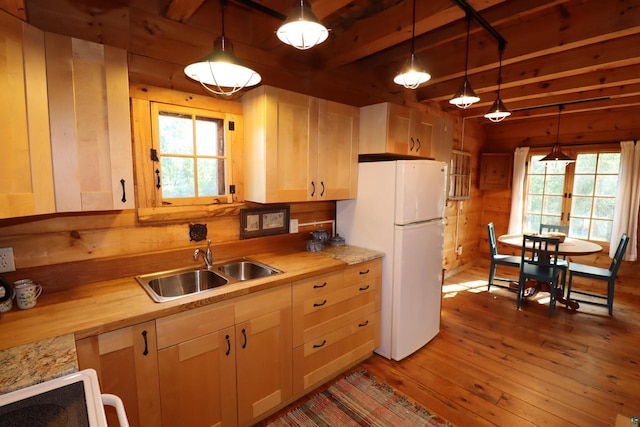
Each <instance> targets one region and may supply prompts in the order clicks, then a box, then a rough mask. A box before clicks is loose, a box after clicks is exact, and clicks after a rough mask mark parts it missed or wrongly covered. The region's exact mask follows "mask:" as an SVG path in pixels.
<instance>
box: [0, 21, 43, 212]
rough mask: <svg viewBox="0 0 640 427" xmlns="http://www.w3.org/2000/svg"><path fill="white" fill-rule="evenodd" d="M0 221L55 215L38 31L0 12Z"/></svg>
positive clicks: (41, 54)
mask: <svg viewBox="0 0 640 427" xmlns="http://www.w3.org/2000/svg"><path fill="white" fill-rule="evenodd" d="M0 58H2V60H1V61H0V93H2V94H3V97H2V102H0V138H1V139H2V143H0V158H2V159H3V167H2V174H0V218H12V217H19V216H27V215H38V214H46V213H52V212H55V200H54V190H53V171H52V166H51V145H50V139H49V112H48V109H47V77H46V68H45V50H44V32H43V31H41V30H38V29H36V28H35V27H33V26H30V25H28V24H26V23H24V22H22V21H20V20H19V19H17V18H15V17H13V16H10V15H8V14H6V13H3V12H0Z"/></svg>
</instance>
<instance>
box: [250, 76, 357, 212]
mask: <svg viewBox="0 0 640 427" xmlns="http://www.w3.org/2000/svg"><path fill="white" fill-rule="evenodd" d="M242 104H243V110H244V119H245V124H246V126H245V128H246V131H245V147H244V148H245V150H244V154H245V155H244V158H245V165H244V167H245V186H246V187H245V198H246V199H247V200H250V201H254V202H259V203H278V202H303V201H309V200H337V199H345V198H351V197H355V194H356V188H357V167H358V164H357V163H358V158H357V153H358V131H359V112H358V109H357V108H355V107H350V106H346V105H342V104H338V103H335V102H329V101H325V100H320V99H317V98H313V97H310V96H307V95H302V94H298V93H294V92H290V91H286V90H282V89H278V88H274V87H270V86H260V87H258V88H256V89H254V90H252V91H249V92H247V93H246V94H245V95H244V96H243V97H242Z"/></svg>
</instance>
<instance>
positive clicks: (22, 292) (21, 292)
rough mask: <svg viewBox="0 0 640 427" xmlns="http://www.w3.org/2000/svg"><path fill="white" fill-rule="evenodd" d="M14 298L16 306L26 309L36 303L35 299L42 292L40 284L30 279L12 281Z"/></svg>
mask: <svg viewBox="0 0 640 427" xmlns="http://www.w3.org/2000/svg"><path fill="white" fill-rule="evenodd" d="M13 284H14V290H15V295H16V296H15V298H16V304H18V308H20V309H22V310H26V309H27V308H32V307H34V306H35V305H36V300H37V299H38V297H39V296H40V294H41V293H42V286H40V285H38V284H37V283H34V282H33V281H32V280H31V279H22V280H18V281H17V282H14V283H13Z"/></svg>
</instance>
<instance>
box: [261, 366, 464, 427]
mask: <svg viewBox="0 0 640 427" xmlns="http://www.w3.org/2000/svg"><path fill="white" fill-rule="evenodd" d="M268 426H269V427H282V426H290V427H293V426H308V427H313V426H330V427H334V426H339V427H347V426H376V427H378V426H380V427H384V426H389V427H400V426H412V427H413V426H438V427H449V426H452V424H451V423H449V422H448V421H447V420H444V419H442V418H440V417H439V416H437V415H435V414H432V413H430V412H429V411H428V410H427V409H425V408H423V407H422V406H420V405H417V404H414V403H411V402H409V401H408V400H407V398H406V397H405V396H402V395H400V394H399V393H397V392H396V391H394V390H393V389H392V388H391V387H390V386H389V385H388V384H385V383H379V382H377V381H376V380H375V378H374V377H373V375H371V374H370V373H369V372H367V371H365V370H361V371H357V372H354V373H352V374H349V375H348V376H347V377H345V378H343V379H341V380H339V381H338V382H336V383H335V384H334V385H332V386H331V387H329V388H328V389H326V390H325V391H323V392H321V393H318V394H317V395H315V396H313V397H311V398H310V399H309V400H308V401H306V402H305V403H303V404H302V405H300V406H299V407H297V408H296V409H293V410H291V411H289V412H288V413H286V414H285V415H283V416H281V417H280V418H278V419H276V420H275V421H273V422H271V423H269V425H268Z"/></svg>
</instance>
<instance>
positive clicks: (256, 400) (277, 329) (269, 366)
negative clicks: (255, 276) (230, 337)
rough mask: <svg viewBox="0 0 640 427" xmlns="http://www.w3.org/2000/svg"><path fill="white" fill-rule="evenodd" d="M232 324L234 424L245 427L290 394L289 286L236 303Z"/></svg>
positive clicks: (291, 350) (279, 403)
mask: <svg viewBox="0 0 640 427" xmlns="http://www.w3.org/2000/svg"><path fill="white" fill-rule="evenodd" d="M245 319H246V320H245ZM236 323H237V324H236V366H237V384H238V424H239V425H240V426H248V425H252V424H253V423H254V420H256V419H257V418H258V417H260V416H262V415H263V414H265V413H267V412H268V411H269V410H271V409H273V408H276V407H278V406H280V405H281V404H283V403H284V402H285V401H286V400H287V399H289V398H290V397H291V395H292V377H291V376H292V352H293V348H292V344H291V287H290V286H285V287H284V288H277V289H275V290H268V291H263V292H260V293H258V294H255V296H250V297H246V298H244V299H242V300H240V301H238V303H237V304H236Z"/></svg>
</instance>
